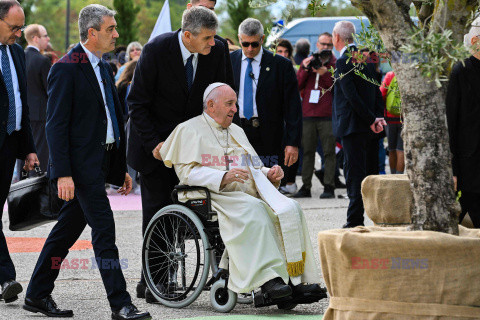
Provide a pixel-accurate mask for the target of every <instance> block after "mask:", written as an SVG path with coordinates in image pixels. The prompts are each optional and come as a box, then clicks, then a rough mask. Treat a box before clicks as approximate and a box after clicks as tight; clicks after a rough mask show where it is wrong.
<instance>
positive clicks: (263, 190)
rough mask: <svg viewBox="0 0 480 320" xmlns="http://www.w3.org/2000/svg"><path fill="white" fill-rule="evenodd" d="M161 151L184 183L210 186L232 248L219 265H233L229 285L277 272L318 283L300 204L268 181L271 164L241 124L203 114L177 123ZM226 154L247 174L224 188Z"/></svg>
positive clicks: (255, 283) (242, 288)
mask: <svg viewBox="0 0 480 320" xmlns="http://www.w3.org/2000/svg"><path fill="white" fill-rule="evenodd" d="M227 141H228V143H227ZM160 154H161V156H162V159H163V161H164V163H165V165H166V166H168V167H171V166H172V165H173V166H174V168H175V171H176V173H177V175H178V178H179V180H180V183H181V184H185V185H190V186H202V187H207V188H208V189H209V190H210V192H211V197H212V206H213V209H214V210H215V211H216V212H217V213H218V222H219V226H220V235H221V237H222V240H223V242H224V243H225V248H226V251H227V253H228V262H227V261H226V260H227V259H225V257H226V255H224V259H222V262H221V267H224V268H228V270H229V281H228V288H229V289H230V290H232V291H234V292H237V293H245V292H250V291H252V290H254V289H257V288H258V287H260V286H261V285H262V284H264V283H265V282H267V281H268V280H271V279H274V278H276V277H281V278H282V279H283V281H285V283H288V280H289V279H290V280H291V281H292V283H293V284H294V285H297V284H300V283H319V282H320V277H319V272H318V269H317V266H316V264H315V259H314V257H313V250H312V244H311V242H310V237H309V234H308V228H307V226H306V223H305V218H304V216H303V212H302V210H301V208H300V205H299V204H298V203H297V202H296V201H295V200H293V199H290V198H287V197H285V196H284V195H282V194H281V193H280V192H278V190H277V187H278V184H277V186H275V187H274V186H273V185H272V183H270V182H269V180H268V179H267V178H266V176H267V173H268V170H269V169H268V168H266V167H263V164H262V163H261V161H260V160H258V156H257V154H256V152H255V150H254V149H253V147H252V146H251V145H250V143H249V142H248V139H247V136H246V135H245V133H244V132H243V130H242V129H241V128H240V127H238V126H237V125H235V124H232V125H230V126H229V127H228V129H224V128H222V127H221V126H220V125H219V124H218V123H217V122H216V121H215V120H213V119H212V118H210V117H209V116H208V115H207V114H206V113H203V114H202V115H200V116H198V117H195V118H193V119H190V120H188V121H186V122H184V123H181V124H179V125H178V126H177V127H176V128H175V130H174V131H173V132H172V133H171V134H170V136H169V137H168V139H167V140H166V141H165V143H164V144H163V146H162V148H161V150H160ZM225 155H227V156H228V158H226V157H225ZM227 159H228V160H229V161H231V162H229V163H228V166H229V168H230V169H233V168H241V169H246V170H247V171H248V172H249V179H248V180H246V181H245V182H244V183H240V182H232V183H230V184H228V185H226V186H225V187H224V188H222V189H220V183H221V181H222V179H223V176H224V175H225V173H226V171H227V161H226V160H227ZM249 159H253V165H252V161H251V160H249ZM232 160H233V161H232ZM184 196H185V194H184Z"/></svg>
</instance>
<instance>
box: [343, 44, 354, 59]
mask: <svg viewBox="0 0 480 320" xmlns="http://www.w3.org/2000/svg"><path fill="white" fill-rule="evenodd" d="M348 46H349V47H354V46H355V43H349V44H348ZM346 50H347V46H345V47H343V49H342V50H340V57H341V56H343V54H344V53H345V51H346Z"/></svg>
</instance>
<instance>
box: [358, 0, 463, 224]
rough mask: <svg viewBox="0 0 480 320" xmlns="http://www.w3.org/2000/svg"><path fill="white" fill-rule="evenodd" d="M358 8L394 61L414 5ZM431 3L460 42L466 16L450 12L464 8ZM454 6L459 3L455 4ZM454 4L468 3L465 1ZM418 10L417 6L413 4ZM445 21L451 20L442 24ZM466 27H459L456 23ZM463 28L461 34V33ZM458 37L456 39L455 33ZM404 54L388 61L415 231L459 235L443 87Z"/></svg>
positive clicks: (380, 3) (377, 2) (383, 1)
mask: <svg viewBox="0 0 480 320" xmlns="http://www.w3.org/2000/svg"><path fill="white" fill-rule="evenodd" d="M351 2H352V4H353V5H354V6H355V7H357V8H359V9H360V10H362V11H363V12H364V13H365V15H366V16H367V17H368V19H369V20H370V23H371V24H373V25H374V26H375V28H376V29H377V30H378V32H379V33H380V36H381V38H382V40H383V42H384V44H385V48H386V50H387V51H388V52H389V53H390V54H392V55H393V57H398V53H399V52H400V47H401V46H402V45H403V44H407V43H408V42H409V41H410V38H409V36H408V31H409V30H411V29H412V28H413V26H414V24H413V22H412V20H411V18H410V16H409V9H410V5H411V3H412V1H406V0H351ZM440 2H441V1H435V8H434V10H433V12H432V14H433V17H434V19H435V18H437V17H441V18H442V19H440V20H442V21H440V22H442V23H443V21H445V23H446V24H448V26H447V25H443V27H448V28H449V29H452V30H455V32H458V33H460V34H461V37H462V39H463V34H464V32H463V31H464V29H465V22H466V18H465V17H466V16H469V14H470V12H466V13H465V12H463V13H461V12H459V11H458V10H457V11H454V10H452V8H453V7H455V8H457V9H458V8H461V9H462V10H464V11H466V7H465V6H464V7H463V8H462V7H458V6H457V5H455V6H453V7H452V6H451V3H450V2H453V1H446V4H447V5H446V6H444V7H441V8H440V7H439V3H440ZM455 2H457V1H455ZM458 2H464V5H465V3H466V2H469V3H470V2H471V1H469V0H463V1H458ZM416 5H417V9H418V8H421V5H418V3H416ZM423 10H424V11H423V16H422V18H423V19H425V18H428V16H429V14H428V12H431V8H428V7H424V9H423ZM445 17H447V18H448V17H455V18H452V19H450V20H448V19H449V18H448V19H447V20H444V19H445ZM461 23H464V24H463V26H461V27H460V24H461ZM460 30H461V31H460ZM457 37H458V35H457ZM408 58H409V57H408V56H405V55H403V56H402V57H401V58H400V59H395V58H394V59H392V61H391V64H392V67H393V69H394V71H395V74H396V76H397V79H398V85H399V89H400V92H401V96H402V111H403V116H404V128H403V139H404V148H405V156H406V172H407V174H408V177H409V180H410V185H411V187H412V192H413V198H414V209H413V212H412V223H413V224H412V227H413V229H414V230H432V231H441V232H447V233H450V234H458V214H459V212H460V206H459V205H458V203H457V202H456V201H455V194H454V190H453V176H452V170H451V154H450V149H449V142H448V131H447V122H446V111H445V110H446V106H445V89H444V88H445V87H446V83H444V84H443V88H440V89H439V88H437V87H436V85H435V83H434V82H433V81H432V82H429V81H428V80H429V79H426V78H424V77H423V76H422V75H421V73H420V70H418V69H415V68H412V67H411V66H410V64H409V61H408Z"/></svg>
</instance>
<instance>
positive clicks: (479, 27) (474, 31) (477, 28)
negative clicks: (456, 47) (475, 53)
mask: <svg viewBox="0 0 480 320" xmlns="http://www.w3.org/2000/svg"><path fill="white" fill-rule="evenodd" d="M478 35H480V17H478V18H477V19H475V20H474V21H473V22H472V27H471V28H470V31H469V32H468V33H467V34H466V35H465V36H464V37H463V43H464V45H465V46H466V47H467V48H470V47H471V46H472V43H471V41H472V38H473V37H476V36H478Z"/></svg>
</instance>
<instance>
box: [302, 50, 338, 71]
mask: <svg viewBox="0 0 480 320" xmlns="http://www.w3.org/2000/svg"><path fill="white" fill-rule="evenodd" d="M332 55H333V53H332V50H322V51H320V52H315V53H313V55H312V56H313V59H312V61H310V63H309V64H308V67H307V69H308V70H312V68H314V69H317V70H318V69H320V68H321V67H323V66H325V65H326V64H327V63H328V62H329V61H330V59H331V58H332Z"/></svg>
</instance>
